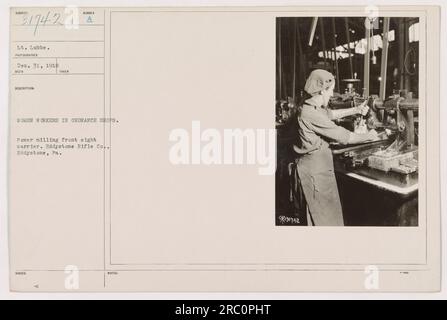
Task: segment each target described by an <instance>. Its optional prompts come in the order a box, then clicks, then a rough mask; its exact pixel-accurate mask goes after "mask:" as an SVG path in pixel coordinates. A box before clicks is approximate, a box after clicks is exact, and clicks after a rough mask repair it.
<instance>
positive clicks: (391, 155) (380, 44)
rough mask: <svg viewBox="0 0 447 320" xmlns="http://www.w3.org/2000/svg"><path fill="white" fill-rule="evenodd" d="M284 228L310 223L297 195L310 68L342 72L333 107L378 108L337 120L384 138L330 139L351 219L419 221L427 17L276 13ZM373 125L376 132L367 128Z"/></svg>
mask: <svg viewBox="0 0 447 320" xmlns="http://www.w3.org/2000/svg"><path fill="white" fill-rule="evenodd" d="M276 57H277V58H276V114H275V117H276V129H277V169H276V203H275V206H276V225H286V226H287V225H307V223H306V222H303V221H302V219H299V216H298V214H299V213H298V212H297V210H296V205H295V202H296V199H294V192H293V187H294V186H293V183H294V182H293V179H291V175H292V171H293V163H294V160H295V159H296V158H297V154H296V153H294V151H293V148H292V146H293V144H294V142H295V140H296V139H297V134H296V125H297V123H296V121H294V120H296V119H295V118H296V110H297V108H299V104H300V103H302V98H303V96H304V91H303V88H304V86H305V83H306V79H307V77H308V76H309V74H310V72H311V71H312V70H315V69H324V70H327V71H329V72H330V73H332V74H333V75H334V77H335V89H334V92H335V93H334V96H333V97H332V98H331V99H330V101H329V105H328V108H329V109H342V108H349V107H354V106H357V105H359V104H362V103H367V105H368V106H369V110H368V113H367V114H366V115H362V114H360V115H354V116H348V117H345V118H342V119H338V120H335V121H336V124H337V125H339V126H343V127H345V128H346V129H348V130H350V131H352V132H360V131H361V130H369V129H374V130H375V131H376V132H377V133H379V134H380V133H385V132H386V134H381V135H380V137H381V138H380V139H377V140H376V141H370V142H365V143H360V144H354V145H341V144H337V143H331V144H330V148H331V151H332V155H333V161H334V172H335V176H336V182H337V186H338V192H339V195H340V202H341V205H342V211H343V220H344V225H345V226H418V225H419V223H418V221H419V216H418V132H419V131H418V129H419V126H418V124H419V118H418V110H419V99H418V98H419V94H420V93H419V81H418V80H419V19H418V18H415V17H376V18H365V17H282V18H277V20H276ZM365 128H367V129H365Z"/></svg>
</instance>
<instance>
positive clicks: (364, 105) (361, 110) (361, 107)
mask: <svg viewBox="0 0 447 320" xmlns="http://www.w3.org/2000/svg"><path fill="white" fill-rule="evenodd" d="M367 103H368V101H364V102H363V103H362V104H360V105H358V106H357V107H355V108H356V111H357V114H361V115H362V116H364V115H366V114H367V113H368V110H369V107H368V104H367Z"/></svg>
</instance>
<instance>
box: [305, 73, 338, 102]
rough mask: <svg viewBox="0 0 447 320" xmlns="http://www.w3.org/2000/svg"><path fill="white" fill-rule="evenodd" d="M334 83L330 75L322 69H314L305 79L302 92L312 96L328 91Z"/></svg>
mask: <svg viewBox="0 0 447 320" xmlns="http://www.w3.org/2000/svg"><path fill="white" fill-rule="evenodd" d="M334 83H335V78H334V76H333V75H332V73H330V72H328V71H326V70H323V69H316V70H314V71H312V72H311V73H310V75H309V78H307V81H306V84H305V85H304V91H306V92H307V93H308V94H310V95H312V96H313V95H315V94H317V93H320V92H321V91H322V90H327V89H329V88H330V87H331V86H332V85H333V84H334Z"/></svg>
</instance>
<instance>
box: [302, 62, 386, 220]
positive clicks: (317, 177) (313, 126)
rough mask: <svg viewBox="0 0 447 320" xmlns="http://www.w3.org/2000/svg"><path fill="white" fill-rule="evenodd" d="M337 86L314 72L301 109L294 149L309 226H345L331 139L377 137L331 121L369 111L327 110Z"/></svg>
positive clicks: (344, 141)
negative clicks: (352, 130) (330, 147)
mask: <svg viewBox="0 0 447 320" xmlns="http://www.w3.org/2000/svg"><path fill="white" fill-rule="evenodd" d="M334 86H335V79H334V76H333V75H332V74H331V73H329V72H327V71H325V70H321V69H317V70H314V71H312V73H311V74H310V76H309V78H308V79H307V81H306V84H305V86H304V90H305V92H306V93H307V97H305V98H304V99H305V100H304V103H303V105H302V106H301V107H300V109H299V111H298V136H299V137H298V144H297V145H294V146H293V149H294V150H295V152H296V153H298V154H299V156H298V158H297V160H296V164H297V168H296V169H297V173H298V177H297V178H299V180H300V181H299V184H298V186H299V185H301V188H302V190H300V191H302V193H303V194H304V198H305V200H306V203H307V220H308V225H315V226H343V225H344V223H343V213H342V208H341V203H340V197H339V194H338V189H337V183H336V180H335V174H334V164H333V159H332V152H331V150H330V149H329V142H331V141H335V142H339V143H341V144H355V143H361V142H366V141H372V140H375V139H377V133H376V132H375V131H372V132H369V133H364V134H357V133H354V132H351V131H349V130H346V129H345V128H343V127H341V126H338V125H336V124H335V123H334V122H333V121H332V120H334V119H338V118H342V117H346V116H349V115H354V114H358V113H360V114H366V112H367V111H368V106H366V105H360V106H359V107H354V108H349V109H340V110H329V109H327V106H328V103H329V98H330V97H331V96H333V94H334ZM299 193H301V192H299Z"/></svg>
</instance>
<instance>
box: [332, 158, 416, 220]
mask: <svg viewBox="0 0 447 320" xmlns="http://www.w3.org/2000/svg"><path fill="white" fill-rule="evenodd" d="M334 169H335V174H336V178H337V185H338V188H339V193H340V200H341V203H342V207H343V216H344V220H345V225H347V226H417V225H418V172H414V173H411V174H407V175H402V174H399V173H395V172H382V171H380V170H376V169H373V168H368V167H360V168H350V169H346V167H345V165H344V163H343V161H342V160H341V159H340V158H339V157H338V156H334Z"/></svg>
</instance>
